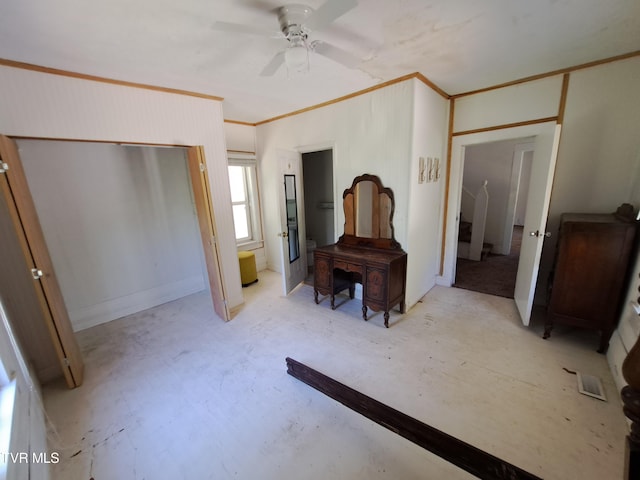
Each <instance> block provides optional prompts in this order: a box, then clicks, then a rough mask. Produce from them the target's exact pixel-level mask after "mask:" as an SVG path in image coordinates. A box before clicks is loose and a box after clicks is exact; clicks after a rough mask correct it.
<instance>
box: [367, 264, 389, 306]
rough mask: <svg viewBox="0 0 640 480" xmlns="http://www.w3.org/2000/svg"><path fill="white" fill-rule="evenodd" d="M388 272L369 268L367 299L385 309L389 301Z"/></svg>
mask: <svg viewBox="0 0 640 480" xmlns="http://www.w3.org/2000/svg"><path fill="white" fill-rule="evenodd" d="M386 278H387V272H386V270H384V269H382V268H376V267H367V278H366V282H365V292H364V295H365V299H366V300H369V301H371V302H374V303H377V304H378V305H380V306H381V307H384V305H385V303H386V300H387V281H386Z"/></svg>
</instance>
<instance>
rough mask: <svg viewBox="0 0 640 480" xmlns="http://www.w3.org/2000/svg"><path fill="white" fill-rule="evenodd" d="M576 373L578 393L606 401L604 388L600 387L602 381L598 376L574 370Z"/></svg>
mask: <svg viewBox="0 0 640 480" xmlns="http://www.w3.org/2000/svg"><path fill="white" fill-rule="evenodd" d="M576 375H577V377H578V391H579V392H580V393H582V394H584V395H589V396H590V397H594V398H597V399H598V400H604V401H605V402H606V401H607V397H606V396H605V394H604V388H602V382H601V381H600V379H599V378H598V377H594V376H593V375H587V374H584V373H580V372H576Z"/></svg>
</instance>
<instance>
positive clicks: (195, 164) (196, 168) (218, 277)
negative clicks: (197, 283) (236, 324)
mask: <svg viewBox="0 0 640 480" xmlns="http://www.w3.org/2000/svg"><path fill="white" fill-rule="evenodd" d="M187 163H188V165H189V176H190V177H191V186H192V188H193V198H194V201H195V204H196V213H197V215H198V224H199V225H200V237H201V238H202V247H203V249H204V257H205V262H206V264H207V275H208V277H209V288H210V290H211V298H212V300H213V309H214V310H215V312H216V313H217V314H218V316H219V317H220V318H222V319H223V320H225V321H226V320H229V319H230V318H231V317H230V315H229V309H228V307H227V303H226V301H225V295H224V287H223V284H222V274H221V272H220V263H219V262H218V258H219V251H218V244H217V242H216V230H215V217H214V216H213V205H212V202H211V194H210V190H209V180H208V178H207V164H206V162H205V158H204V151H203V149H202V147H200V146H198V147H189V149H188V151H187Z"/></svg>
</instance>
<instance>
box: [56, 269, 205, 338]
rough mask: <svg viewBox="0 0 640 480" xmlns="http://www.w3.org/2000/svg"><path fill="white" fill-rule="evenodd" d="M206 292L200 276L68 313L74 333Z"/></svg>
mask: <svg viewBox="0 0 640 480" xmlns="http://www.w3.org/2000/svg"><path fill="white" fill-rule="evenodd" d="M204 289H205V283H204V278H203V276H201V275H197V276H193V277H190V278H186V279H182V280H178V281H176V282H172V283H168V284H165V285H160V286H158V287H154V288H150V289H148V290H143V291H140V292H136V293H132V294H130V295H125V296H123V297H118V298H114V299H111V300H108V301H106V302H102V303H98V304H96V305H90V306H88V307H85V308H80V309H76V310H70V311H69V318H70V319H71V325H72V326H73V331H74V332H78V331H80V330H85V329H87V328H91V327H95V326H96V325H100V324H102V323H106V322H110V321H111V320H116V319H117V318H122V317H125V316H127V315H131V314H133V313H136V312H140V311H142V310H146V309H147V308H151V307H155V306H157V305H161V304H163V303H167V302H170V301H172V300H176V299H178V298H181V297H184V296H186V295H191V294H192V293H196V292H199V291H201V290H204Z"/></svg>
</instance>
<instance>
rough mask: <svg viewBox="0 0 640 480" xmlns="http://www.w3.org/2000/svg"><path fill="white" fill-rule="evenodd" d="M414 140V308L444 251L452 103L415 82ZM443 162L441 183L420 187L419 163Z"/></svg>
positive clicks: (410, 279) (410, 292)
mask: <svg viewBox="0 0 640 480" xmlns="http://www.w3.org/2000/svg"><path fill="white" fill-rule="evenodd" d="M413 88H414V91H413V94H414V105H413V112H412V115H413V136H412V140H411V157H410V158H411V169H410V172H409V177H408V178H407V181H408V189H409V192H410V198H409V215H408V219H409V220H408V224H407V229H408V231H407V237H408V240H407V243H406V244H405V245H403V246H404V247H405V250H406V251H407V255H408V266H407V298H406V302H407V306H412V305H415V304H416V302H417V301H418V300H420V298H422V297H423V296H424V294H425V293H427V292H428V291H429V290H431V288H432V287H433V286H434V285H435V284H436V277H437V276H438V273H439V271H440V257H441V251H442V227H441V226H442V214H443V207H444V191H445V188H444V186H445V181H446V145H447V124H448V104H449V102H448V101H447V100H445V99H444V98H443V97H441V96H440V95H439V94H437V93H436V92H434V91H433V90H432V89H431V88H429V87H427V86H426V85H425V84H423V83H422V82H420V81H418V80H414V81H413ZM420 157H423V158H424V159H425V162H427V159H428V158H429V157H431V158H432V159H434V161H435V159H436V158H438V159H439V160H440V172H439V179H435V178H434V180H433V181H431V182H429V181H427V180H425V182H424V183H418V175H419V159H420Z"/></svg>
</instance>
